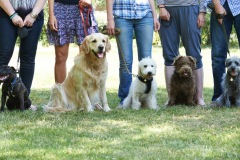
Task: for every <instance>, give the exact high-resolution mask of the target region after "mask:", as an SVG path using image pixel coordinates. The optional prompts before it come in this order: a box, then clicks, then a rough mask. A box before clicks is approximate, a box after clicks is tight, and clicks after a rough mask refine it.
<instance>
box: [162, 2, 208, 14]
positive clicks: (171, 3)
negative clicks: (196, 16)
mask: <svg viewBox="0 0 240 160" xmlns="http://www.w3.org/2000/svg"><path fill="white" fill-rule="evenodd" d="M204 2H205V0H157V4H158V5H160V4H165V6H169V7H170V6H193V5H199V12H206V7H205V6H204Z"/></svg>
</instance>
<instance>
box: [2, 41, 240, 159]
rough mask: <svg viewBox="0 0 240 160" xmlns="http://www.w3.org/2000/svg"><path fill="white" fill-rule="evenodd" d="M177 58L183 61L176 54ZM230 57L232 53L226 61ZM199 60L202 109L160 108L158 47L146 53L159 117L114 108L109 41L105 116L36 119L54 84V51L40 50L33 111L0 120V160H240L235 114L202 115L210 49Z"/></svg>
mask: <svg viewBox="0 0 240 160" xmlns="http://www.w3.org/2000/svg"><path fill="white" fill-rule="evenodd" d="M180 51H181V53H183V54H184V50H183V49H182V48H181V49H180ZM135 52H136V48H135V45H134V53H135ZM237 52H238V51H237V50H236V51H235V50H233V51H231V54H238V53H237ZM77 53H78V48H77V47H76V46H71V47H70V53H69V59H68V69H70V68H71V66H72V65H73V58H74V56H75V55H76V54H77ZM202 53H203V63H204V71H205V76H204V99H205V102H206V104H207V105H206V107H205V108H201V107H195V108H194V107H186V106H175V107H171V108H166V107H164V103H165V102H166V99H167V94H166V89H165V80H164V71H163V66H164V64H163V63H164V62H163V58H162V51H161V48H160V47H153V58H154V59H155V60H156V62H157V65H158V68H157V75H156V77H155V78H156V80H157V83H158V91H157V101H158V105H159V106H160V109H159V110H158V111H153V110H150V109H143V110H139V111H134V110H130V109H127V110H123V109H118V108H116V107H117V105H118V103H119V99H118V96H117V90H118V83H119V80H118V55H117V49H116V44H115V41H114V40H112V50H111V52H110V53H109V54H108V55H107V58H108V62H109V64H108V65H109V74H108V78H107V84H106V85H107V97H108V102H109V106H110V108H111V109H112V111H111V112H110V113H105V112H102V111H95V112H93V113H87V112H85V111H82V112H76V113H66V114H49V113H43V112H42V109H41V107H42V106H43V105H45V104H46V103H48V100H49V96H50V90H51V86H52V85H53V84H54V78H53V68H54V49H53V47H52V46H51V47H49V48H42V47H41V46H40V47H39V50H38V53H37V57H36V70H35V76H34V82H33V89H32V91H31V95H30V98H31V100H32V102H33V104H34V105H36V106H37V107H38V110H37V111H36V112H32V111H25V112H18V111H13V112H9V111H6V112H4V113H0V123H1V127H0V133H1V134H0V138H1V141H0V159H3V160H5V159H10V160H11V159H14V160H15V159H21V160H26V159H34V160H35V159H36V160H38V159H39V160H42V159H44V160H48V159H49V160H52V159H56V160H60V159H63V160H65V159H77V160H79V159H103V160H105V159H126V160H130V159H136V160H141V159H142V160H146V159H151V160H153V159H154V160H155V159H161V160H162V159H163V160H165V159H166V160H168V159H169V160H172V159H179V160H185V159H201V160H202V159H206V160H210V159H214V160H215V159H219V160H225V159H229V160H234V159H236V160H238V159H240V123H239V122H240V109H239V108H216V109H213V108H210V107H209V103H210V102H211V96H212V92H213V91H212V86H213V85H212V73H211V59H210V49H209V48H205V49H203V51H202ZM16 56H17V50H15V54H14V57H13V59H12V61H11V63H10V64H11V65H13V66H15V64H16V62H17V60H16ZM134 56H135V57H134V65H133V73H137V61H136V59H137V55H136V54H135V55H134Z"/></svg>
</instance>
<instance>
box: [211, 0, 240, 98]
mask: <svg viewBox="0 0 240 160" xmlns="http://www.w3.org/2000/svg"><path fill="white" fill-rule="evenodd" d="M223 7H224V8H225V10H226V12H227V15H226V16H225V17H224V19H223V23H224V25H225V28H226V33H227V42H229V37H230V34H231V31H232V26H234V28H235V30H236V33H237V37H238V43H239V46H240V14H239V15H237V16H235V17H234V16H233V15H232V13H231V11H230V9H229V6H228V3H227V1H226V2H225V4H224V5H223ZM210 32H211V43H212V51H211V55H212V72H213V80H214V91H213V97H212V101H215V100H216V99H217V98H218V97H219V96H220V95H221V94H222V87H221V82H222V76H223V74H224V73H225V60H226V58H227V43H226V40H225V37H224V33H223V30H222V27H221V25H220V24H219V22H218V21H217V19H216V16H215V14H214V13H211V20H210Z"/></svg>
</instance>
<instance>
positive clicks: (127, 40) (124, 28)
mask: <svg viewBox="0 0 240 160" xmlns="http://www.w3.org/2000/svg"><path fill="white" fill-rule="evenodd" d="M114 20H115V25H116V27H117V28H119V29H120V30H121V33H120V35H119V36H118V38H119V41H120V46H119V44H118V48H119V49H118V54H119V60H120V67H119V80H120V84H119V89H118V97H119V98H120V103H122V101H123V100H124V99H125V98H126V97H127V95H128V92H129V88H130V85H131V83H132V75H131V74H129V73H128V72H127V70H126V66H125V65H127V68H128V70H129V71H130V72H132V63H133V49H132V41H133V23H132V20H127V19H122V18H118V17H115V19H114ZM120 47H121V50H120ZM121 51H122V52H121ZM122 55H123V56H124V60H123V58H122ZM125 62H126V64H125Z"/></svg>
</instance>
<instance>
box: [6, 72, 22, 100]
mask: <svg viewBox="0 0 240 160" xmlns="http://www.w3.org/2000/svg"><path fill="white" fill-rule="evenodd" d="M19 80H21V79H20V77H17V76H16V77H15V78H14V79H13V80H12V82H11V89H10V90H9V91H10V92H9V94H10V95H11V96H13V97H15V95H14V94H13V89H14V87H15V86H16V84H17V83H18V82H19Z"/></svg>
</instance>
